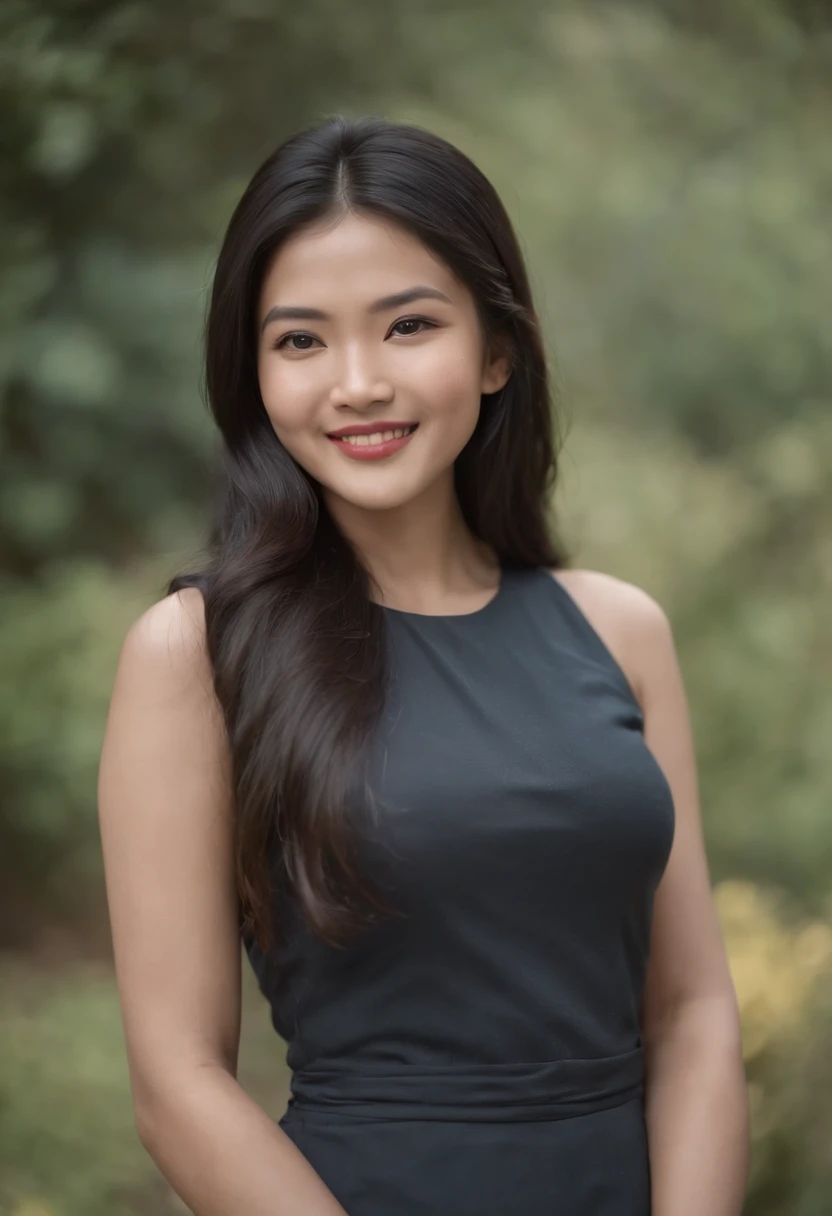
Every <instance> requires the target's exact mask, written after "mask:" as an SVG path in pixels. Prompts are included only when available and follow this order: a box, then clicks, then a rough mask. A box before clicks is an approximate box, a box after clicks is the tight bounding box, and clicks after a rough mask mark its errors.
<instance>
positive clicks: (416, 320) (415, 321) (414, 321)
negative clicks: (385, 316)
mask: <svg viewBox="0 0 832 1216" xmlns="http://www.w3.org/2000/svg"><path fill="white" fill-rule="evenodd" d="M399 325H419V326H422V325H426V326H427V327H428V328H429V329H435V328H436V326H435V325H434V323H433V321H429V320H428V319H427V317H403V318H402V319H401V321H396V323H395V325H394V326H393V329H397V328H398V327H399ZM417 333H421V330H420V329H417V330H415V331H414V330H411V331H410V333H406V334H401V335H400V337H402V338H412V337H415V336H416V334H417Z"/></svg>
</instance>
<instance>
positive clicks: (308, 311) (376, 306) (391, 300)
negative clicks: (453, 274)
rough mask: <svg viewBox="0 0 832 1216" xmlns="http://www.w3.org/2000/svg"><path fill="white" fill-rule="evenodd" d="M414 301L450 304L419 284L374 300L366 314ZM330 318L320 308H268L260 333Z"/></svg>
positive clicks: (432, 289)
mask: <svg viewBox="0 0 832 1216" xmlns="http://www.w3.org/2000/svg"><path fill="white" fill-rule="evenodd" d="M414 300H443V301H444V302H445V303H446V304H452V303H453V300H451V299H450V298H449V297H448V296H446V295H445V293H444V292H443V291H438V290H437V289H436V288H435V287H427V286H425V285H422V284H419V285H417V286H416V287H408V288H407V290H406V291H399V292H396V294H395V295H392V296H382V298H381V299H380V300H374V301H373V303H372V304H371V305H370V307H369V309H368V312H370V313H377V312H386V311H387V310H388V309H390V308H401V307H402V305H404V304H412V303H413V301H414ZM331 320H332V317H331V316H330V314H329V313H328V312H323V311H322V310H321V309H320V308H298V307H293V306H291V305H276V306H275V307H274V308H270V309H269V311H268V312H267V313H266V315H265V317H264V318H263V324H262V325H261V326H260V332H261V333H262V332H263V330H264V329H265V328H266V326H267V325H271V324H272V323H273V322H274V321H331Z"/></svg>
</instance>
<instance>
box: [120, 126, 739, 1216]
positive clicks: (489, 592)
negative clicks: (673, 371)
mask: <svg viewBox="0 0 832 1216" xmlns="http://www.w3.org/2000/svg"><path fill="white" fill-rule="evenodd" d="M206 345H207V350H206V370H207V391H208V398H209V401H210V406H211V410H212V412H213V417H214V419H215V421H216V423H217V426H218V428H219V431H220V434H221V436H222V441H223V454H224V472H223V487H222V488H223V496H222V500H221V503H220V506H219V509H218V511H217V516H216V521H215V523H214V526H213V530H212V535H211V543H210V552H209V554H208V558H207V560H206V562H205V564H204V568H203V569H202V570H201V571H200V572H199V573H198V574H192V575H182V576H179V577H177V578H175V579H174V580H173V581H172V582H171V583H170V585H169V587H168V588H167V594H166V595H165V596H164V598H162V599H160V600H159V602H158V603H156V604H154V605H153V606H152V607H151V608H149V609H148V610H147V611H146V612H145V613H144V614H143V615H142V616H141V617H140V618H139V619H138V620H137V621H136V622H135V624H134V625H133V627H132V628H131V629H130V631H129V633H128V636H127V638H126V641H125V643H124V647H123V650H122V654H121V658H120V662H119V667H118V673H117V676H116V682H115V688H114V692H113V699H112V705H111V710H110V717H109V721H108V726H107V733H106V738H105V742H104V749H103V754H102V761H101V775H100V785H99V807H100V822H101V830H102V843H103V849H104V858H105V866H106V877H107V891H108V899H109V906H110V913H111V921H112V929H113V937H114V946H115V958H116V967H117V979H118V987H119V994H120V999H121V1005H122V1011H123V1018H124V1026H125V1033H126V1043H127V1052H128V1057H129V1066H130V1075H131V1082H132V1090H133V1100H134V1106H135V1112H136V1121H137V1128H138V1131H139V1134H140V1137H141V1140H142V1142H143V1144H144V1145H145V1146H146V1147H147V1149H148V1151H149V1152H150V1154H151V1155H152V1156H153V1158H154V1159H155V1161H156V1162H157V1163H158V1166H159V1168H160V1170H161V1171H162V1172H163V1173H164V1174H165V1176H166V1177H167V1178H168V1179H169V1180H170V1182H171V1184H172V1186H173V1187H174V1189H175V1190H176V1191H177V1192H178V1193H179V1195H180V1196H182V1198H183V1199H184V1200H185V1202H186V1203H187V1204H188V1206H189V1207H190V1208H191V1209H192V1210H193V1211H194V1212H196V1213H199V1214H200V1216H232V1214H233V1216H242V1214H243V1213H245V1216H334V1214H335V1213H343V1212H347V1213H349V1216H411V1214H413V1216H416V1214H417V1213H418V1216H425V1214H427V1213H435V1214H437V1216H439V1214H442V1216H483V1214H488V1216H646V1214H647V1213H649V1212H651V1211H652V1212H653V1213H654V1216H694V1214H695V1216H734V1214H736V1213H739V1211H740V1208H741V1203H742V1195H743V1192H744V1183H745V1171H746V1141H747V1130H746V1115H747V1112H746V1097H745V1085H744V1074H743V1065H742V1054H741V1045H740V1029H739V1021H738V1015H737V1006H736V1000H735V995H734V989H733V986H732V982H731V977H730V973H729V970H728V966H727V961H726V957H725V953H724V949H723V944H722V938H721V934H720V931H719V925H718V921H717V919H716V916H715V913H714V908H713V905H712V902H711V894H710V883H709V875H708V867H707V861H706V855H705V851H704V847H703V839H702V833H701V826H700V815H699V809H698V806H697V783H696V774H695V763H694V756H693V744H692V738H691V731H690V726H689V721H688V715H687V710H686V703H685V694H684V690H683V686H682V680H681V676H680V671H679V667H678V663H677V659H676V656H675V651H674V644H673V640H672V635H671V631H670V627H669V625H668V621H667V618H666V616H665V614H664V612H663V611H662V609H661V608H660V607H659V606H658V605H657V604H656V602H655V601H654V600H653V599H652V598H651V597H650V596H649V595H647V594H646V593H645V592H643V591H642V590H640V589H638V588H637V587H634V586H633V585H632V584H630V583H627V582H625V581H623V580H621V579H618V578H615V577H613V576H611V575H607V574H603V573H600V572H596V571H590V570H576V569H569V568H568V562H567V558H566V555H565V552H564V550H563V547H562V545H561V544H560V542H559V541H558V540H556V539H555V538H554V536H553V531H552V526H551V523H550V519H549V515H548V507H549V499H550V495H551V491H552V487H553V484H554V480H555V474H556V470H557V451H556V448H557V444H556V440H555V426H554V422H553V414H552V410H551V403H550V399H549V387H548V381H547V369H546V356H545V351H544V346H543V341H542V336H541V332H540V327H539V323H538V320H537V317H536V314H535V311H534V307H533V303H532V298H531V293H530V290H529V283H528V279H527V275H526V271H525V269H524V266H523V260H522V256H521V253H520V250H519V247H518V243H517V240H516V238H515V235H514V233H513V231H512V227H511V224H510V222H509V219H508V217H507V215H506V213H505V210H504V208H503V207H502V205H501V203H500V201H499V199H498V197H497V196H496V194H495V192H494V189H493V187H492V186H491V185H490V184H489V182H488V181H487V179H486V178H485V177H484V176H483V174H482V173H481V172H480V171H479V170H478V169H477V168H476V167H475V166H474V165H473V164H472V163H471V161H470V160H469V159H468V158H467V157H465V156H464V155H463V154H462V153H461V152H459V151H458V150H457V149H455V148H454V147H452V146H451V145H449V144H448V143H447V142H445V141H444V140H442V139H440V138H438V137H437V136H436V135H433V134H431V133H429V132H427V131H424V130H421V129H418V128H414V127H411V126H406V125H399V124H395V123H391V122H387V121H384V120H382V119H380V118H375V117H370V118H364V119H361V120H359V121H355V122H350V121H347V120H345V119H341V118H335V119H332V120H329V121H326V122H324V123H322V124H320V125H318V126H316V127H314V128H312V129H310V130H306V131H303V132H301V133H299V134H296V135H295V136H293V137H292V138H291V139H289V140H288V141H287V142H285V143H284V144H283V145H282V146H281V147H279V148H278V149H277V151H276V152H275V153H274V154H273V155H272V156H270V157H269V159H268V160H267V161H266V162H265V163H264V164H263V165H262V167H261V168H260V169H259V170H258V171H257V173H256V174H255V176H254V178H253V180H252V181H251V183H250V185H249V186H248V188H247V189H246V191H245V193H244V195H243V197H242V199H241V200H240V202H239V204H238V206H237V208H236V210H235V212H234V214H233V216H232V218H231V221H230V224H229V226H228V231H227V233H226V235H225V239H224V242H223V245H222V248H221V251H220V254H219V260H218V264H217V267H216V275H215V279H214V284H213V292H212V297H211V306H210V314H209V317H208V322H207V335H206ZM241 937H242V941H243V943H244V945H245V948H246V951H247V953H248V956H249V959H250V961H251V964H252V965H253V967H254V970H255V972H256V974H257V976H258V979H259V982H260V985H261V988H262V991H263V993H264V994H265V996H266V997H267V999H268V1001H269V1002H270V1004H271V1009H272V1016H273V1021H274V1025H275V1028H276V1029H277V1031H278V1032H279V1033H280V1035H281V1036H282V1037H283V1038H284V1039H285V1040H286V1042H287V1044H288V1055H287V1062H288V1064H289V1066H290V1067H291V1069H292V1098H291V1100H290V1103H289V1108H288V1110H287V1112H286V1113H285V1115H284V1116H283V1117H282V1118H281V1119H280V1121H279V1123H275V1122H274V1121H273V1120H272V1119H270V1118H269V1117H268V1116H267V1115H266V1114H265V1112H264V1111H263V1110H262V1109H261V1108H260V1107H259V1106H258V1105H257V1104H256V1103H255V1102H254V1101H253V1100H252V1099H251V1098H250V1097H249V1096H248V1094H247V1093H246V1092H245V1091H244V1090H243V1089H242V1087H241V1086H240V1085H239V1084H238V1082H237V1081H236V1079H235V1077H236V1065H237V1051H238V1040H239V1024H240V965H241V949H240V939H241Z"/></svg>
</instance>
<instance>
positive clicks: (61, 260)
mask: <svg viewBox="0 0 832 1216" xmlns="http://www.w3.org/2000/svg"><path fill="white" fill-rule="evenodd" d="M0 98H2V102H1V103H0V104H2V115H1V116H0V145H2V162H1V165H2V168H1V169H0V172H1V173H2V187H1V189H2V194H1V195H0V316H1V317H2V321H1V322H0V1213H2V1214H3V1216H157V1214H158V1216H164V1214H165V1213H176V1212H182V1211H184V1205H183V1204H182V1202H181V1201H180V1200H179V1199H177V1198H176V1196H175V1195H173V1193H172V1191H171V1190H170V1188H169V1187H168V1185H167V1183H165V1181H164V1180H163V1179H162V1178H161V1176H160V1174H159V1172H158V1170H157V1169H156V1167H155V1165H154V1164H153V1162H152V1160H151V1159H150V1157H149V1156H148V1155H147V1153H146V1152H145V1150H144V1149H143V1148H142V1146H141V1144H140V1142H139V1141H138V1138H137V1136H136V1132H135V1128H134V1125H133V1114H132V1108H131V1102H130V1090H129V1082H128V1075H127V1066H126V1060H125V1052H124V1039H123V1031H122V1027H121V1020H120V1013H119V1006H118V997H117V991H116V987H115V981H114V974H113V968H112V955H111V946H110V938H109V926H108V920H107V909H106V903H105V899H104V883H103V874H102V862H101V855H100V845H99V838H98V828H97V820H96V777H97V766H98V758H99V751H100V746H101V740H102V735H103V728H104V721H105V716H106V712H107V705H108V699H109V695H110V691H111V687H112V680H113V676H114V672H115V664H116V659H117V656H118V652H119V649H120V646H121V643H122V641H123V638H124V634H125V632H126V629H127V627H128V625H129V624H130V622H131V621H132V620H134V619H135V617H136V616H137V615H139V614H140V613H141V612H142V611H143V610H144V608H145V607H147V606H148V605H149V604H151V603H152V602H153V601H154V600H156V599H158V598H159V597H160V596H161V595H162V594H163V587H164V584H165V583H166V581H167V579H168V578H169V577H171V576H172V574H173V573H175V572H177V571H178V570H179V569H181V568H182V566H183V565H187V564H188V563H189V561H190V559H191V555H192V554H193V553H194V552H195V551H196V548H197V547H198V545H199V544H200V542H201V540H202V531H201V529H202V521H203V519H204V514H205V506H206V493H207V483H208V473H209V470H210V468H211V466H212V459H213V454H214V450H215V449H214V444H215V439H214V434H213V431H212V430H211V428H210V426H209V422H208V417H207V412H206V410H205V408H204V405H203V402H202V400H201V398H200V350H201V325H202V320H203V315H204V309H205V302H206V291H207V288H208V287H209V285H210V281H211V272H212V265H213V259H214V258H215V256H216V251H217V248H218V244H219V241H220V239H221V235H222V232H223V229H224V226H225V224H226V222H227V220H228V218H229V215H230V212H231V209H232V208H233V206H234V204H235V202H236V200H237V198H238V196H239V194H240V192H241V190H242V189H243V187H244V185H245V183H246V182H247V180H248V178H249V177H250V175H251V174H252V173H253V171H254V169H255V168H256V167H257V166H258V164H259V163H260V161H261V160H262V159H263V158H264V157H265V155H266V154H267V153H268V152H269V151H271V149H272V148H273V147H274V145H275V144H276V143H277V142H278V141H279V140H281V139H282V138H283V137H285V136H286V135H287V134H289V133H290V132H291V131H293V130H295V129H297V128H298V127H299V126H301V125H307V124H309V123H312V122H315V121H317V120H318V119H320V118H322V117H324V116H326V115H329V114H333V113H344V114H346V115H350V116H354V115H358V114H363V113H377V114H383V115H385V116H387V117H390V118H394V119H401V120H406V121H410V122H415V123H418V124H420V125H423V126H426V127H429V128H431V129H433V130H436V131H437V132H439V133H440V134H442V135H444V136H446V137H448V138H449V139H451V140H452V141H454V142H455V143H457V144H458V145H459V146H460V147H461V148H462V149H463V150H464V151H466V152H467V153H468V154H469V155H471V156H472V157H473V158H474V159H475V160H476V162H477V163H478V164H479V165H480V166H481V167H482V168H483V169H484V171H485V172H486V173H487V174H488V175H489V176H490V177H491V179H492V180H493V181H494V183H495V185H496V186H497V188H498V190H499V191H500V193H501V195H502V197H503V199H504V201H505V203H506V206H507V208H508V210H509V212H510V214H511V217H512V219H513V221H514V222H515V224H516V226H517V229H518V231H519V233H520V236H521V241H522V245H523V249H524V252H525V254H526V256H527V258H528V262H529V266H530V270H531V275H532V281H533V286H534V288H535V291H536V295H537V301H538V306H539V310H540V313H541V316H542V317H543V319H544V322H545V327H546V333H547V338H548V341H549V344H550V345H549V349H550V352H551V362H552V370H553V373H554V379H555V383H556V387H557V401H556V408H557V410H558V412H559V415H560V418H561V422H562V430H563V433H564V435H565V447H564V453H563V457H562V460H561V476H560V480H559V484H558V487H557V491H556V499H555V505H556V508H557V510H558V512H559V516H560V520H561V525H562V529H563V532H564V535H565V536H566V538H567V540H568V542H569V543H570V546H571V547H572V549H573V550H574V552H575V553H576V563H575V564H578V565H581V566H587V567H592V568H597V569H601V570H605V571H608V572H610V573H612V574H616V575H618V576H620V577H621V578H624V579H627V580H629V581H632V582H634V583H636V584H638V585H639V586H641V587H643V588H645V589H646V590H647V591H648V592H649V593H650V594H651V595H653V596H654V597H655V598H656V599H657V600H658V601H659V602H660V603H661V604H662V605H663V607H664V608H665V611H666V612H667V614H668V616H669V618H670V620H671V623H672V625H673V629H674V635H675V639H676V644H677V648H678V652H679V656H680V661H681V664H682V668H683V673H684V676H685V681H686V686H687V689H688V696H689V701H690V706H691V713H692V718H693V724H694V732H695V738H696V747H697V756H698V762H699V774H700V785H701V798H702V814H703V821H704V825H705V832H706V837H707V844H708V853H709V859H710V865H711V875H712V880H713V884H714V893H715V898H716V901H717V905H718V910H719V914H720V918H721V922H722V925H723V929H724V934H725V940H726V944H727V947H728V951H729V956H730V960H731V967H732V972H733V975H734V979H735V983H736V987H737V993H738V996H739V1001H740V1005H741V1012H742V1019H743V1039H744V1054H745V1061H746V1070H747V1077H748V1084H749V1087H750V1097H751V1108H752V1120H753V1125H752V1131H753V1159H752V1172H751V1180H750V1186H749V1192H748V1201H747V1212H748V1213H749V1216H822V1214H824V1213H829V1212H832V611H830V604H832V138H830V133H831V132H832V3H830V0H815V2H814V3H813V2H812V0H607V2H606V3H604V2H601V0H548V2H544V0H513V3H511V4H506V3H504V2H503V0H476V2H474V0H422V2H421V3H413V2H412V0H411V2H410V3H405V2H404V0H356V2H354V3H344V2H343V0H305V2H304V3H302V4H300V5H288V4H281V3H278V2H277V0H200V2H199V3H196V2H195V0H179V2H178V3H176V4H171V3H162V2H161V0H3V2H2V4H0ZM171 931H172V932H175V931H176V927H175V926H172V927H171ZM244 976H245V1013H244V1024H243V1039H242V1044H241V1064H240V1079H241V1081H242V1082H243V1083H244V1085H245V1086H246V1088H247V1089H248V1090H249V1091H250V1092H251V1093H252V1094H253V1095H254V1096H256V1097H257V1099H258V1100H259V1101H261V1102H262V1104H263V1105H264V1107H265V1108H266V1109H267V1110H268V1111H269V1112H270V1113H272V1114H273V1115H274V1116H275V1117H278V1116H279V1115H280V1114H281V1113H282V1110H283V1108H284V1105H285V1102H286V1097H287V1081H288V1078H287V1074H286V1070H285V1064H284V1048H283V1044H282V1043H281V1042H280V1040H279V1039H278V1038H277V1037H276V1035H275V1034H274V1031H273V1030H272V1028H271V1025H270V1023H269V1021H268V1017H267V1007H266V1005H265V1003H264V1002H263V1001H262V999H261V998H260V996H259V994H258V993H257V991H256V989H255V986H254V982H253V978H252V976H251V974H250V971H249V969H248V967H247V966H246V968H245V970H244Z"/></svg>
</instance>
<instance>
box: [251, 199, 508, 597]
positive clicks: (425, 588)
mask: <svg viewBox="0 0 832 1216" xmlns="http://www.w3.org/2000/svg"><path fill="white" fill-rule="evenodd" d="M417 285H425V286H427V287H429V288H432V289H434V290H435V291H438V292H441V293H442V294H443V295H444V296H445V297H447V300H438V299H421V300H415V301H413V302H412V303H409V304H407V305H404V306H399V307H392V308H385V309H384V310H383V311H381V312H378V313H374V312H372V311H371V305H372V304H373V302H374V301H376V300H380V299H383V298H384V297H387V296H390V295H393V294H394V293H398V292H402V291H405V290H408V289H409V288H412V287H414V286H417ZM280 307H310V308H315V309H319V310H322V311H324V312H326V313H328V314H329V315H330V319H328V320H300V321H299V320H268V316H269V313H270V312H271V310H273V309H274V308H280ZM408 318H424V319H425V321H426V322H427V324H425V323H424V322H422V323H418V322H414V321H412V320H411V321H408ZM264 321H265V322H266V324H265V327H263V324H264ZM258 330H259V347H258V373H259V380H260V391H261V395H262V398H263V404H264V406H265V408H266V411H267V413H268V415H269V418H270V420H271V423H272V426H273V427H274V431H275V434H276V435H277V437H278V439H279V440H280V441H281V443H282V444H283V445H284V447H285V448H286V449H287V451H288V452H289V453H290V454H291V455H292V456H293V457H294V458H295V460H297V461H298V463H299V464H301V465H303V467H304V468H305V469H306V470H307V472H308V473H309V474H310V475H311V476H312V477H314V478H315V480H316V481H318V482H319V483H320V485H321V486H322V488H323V496H324V500H325V502H326V504H327V507H328V509H329V510H330V512H331V513H332V516H333V518H334V519H335V520H336V522H337V524H338V525H339V527H340V528H341V530H342V531H343V532H344V533H345V535H347V536H348V537H349V538H350V540H351V542H352V543H353V544H354V545H355V547H356V548H357V549H358V551H359V552H360V553H361V555H362V557H363V559H364V561H365V563H366V564H367V567H368V569H369V570H370V573H371V574H372V575H373V576H374V577H375V579H376V581H377V584H378V586H379V588H380V590H381V598H382V599H383V602H385V603H387V604H389V605H390V606H391V607H404V608H407V609H410V610H411V611H415V612H420V611H423V612H425V613H428V614H430V613H434V612H435V613H444V612H449V613H453V612H457V611H459V612H465V611H473V610H474V609H476V608H477V607H478V606H480V604H482V603H484V602H486V601H487V600H488V598H490V595H492V594H493V593H494V589H495V587H496V585H497V583H498V582H499V570H498V565H497V562H496V559H495V557H494V555H493V554H491V553H489V552H488V550H487V549H485V548H484V547H483V546H482V545H481V544H479V543H478V542H477V541H476V540H475V538H474V537H473V536H471V534H470V532H469V531H468V529H467V528H466V526H465V524H464V523H463V520H462V516H461V513H460V510H459V505H458V502H457V500H456V496H455V494H454V490H453V466H454V461H455V460H456V458H457V456H458V455H459V453H460V452H461V451H462V449H463V448H464V446H465V444H466V443H467V442H468V440H469V439H470V437H471V434H472V433H473V430H474V428H475V426H476V424H477V419H478V417H479V413H480V399H481V395H482V394H483V393H493V392H496V391H497V390H498V389H500V388H502V386H503V385H504V384H505V383H506V381H507V380H508V378H509V375H510V372H511V366H510V362H509V360H508V358H507V357H506V356H505V355H501V354H498V353H495V352H492V351H490V350H487V349H486V345H485V340H484V337H483V334H482V331H481V326H480V322H479V318H478V316H477V312H476V307H475V303H474V300H473V297H472V296H471V293H470V292H469V291H468V289H467V287H466V286H465V285H464V284H463V283H461V282H460V281H459V280H458V279H457V278H456V277H455V275H454V274H453V273H452V272H451V271H450V270H449V269H448V267H447V266H446V265H445V264H444V263H443V262H442V261H441V260H440V259H439V258H437V257H436V256H434V254H432V253H431V252H430V251H429V250H428V249H426V248H425V246H424V245H423V244H422V243H421V242H420V241H419V240H418V239H417V238H415V237H414V236H412V235H411V234H410V233H409V232H407V231H406V230H405V229H403V228H401V227H399V226H398V225H396V224H393V223H391V222H389V221H387V220H385V219H381V218H379V217H375V216H373V217H368V216H361V215H356V214H353V213H349V214H347V215H346V216H345V217H344V218H342V219H340V220H339V221H338V222H337V223H336V224H334V225H333V224H332V223H331V222H330V223H328V224H325V225H317V226H315V227H313V228H309V229H306V230H304V231H303V232H301V233H297V234H295V235H294V236H293V237H292V238H290V240H289V241H287V242H286V243H285V244H284V245H283V246H282V248H281V249H280V250H279V251H278V253H277V255H276V256H275V257H274V259H273V260H272V263H271V265H270V267H269V269H268V272H267V274H266V276H265V279H264V282H263V285H262V290H261V293H260V300H259V309H258ZM293 334H294V335H298V334H301V335H303V337H300V338H298V337H292V336H291V335H293ZM390 420H401V421H407V422H418V424H419V427H418V430H417V431H416V433H415V435H414V436H413V438H412V439H411V440H410V442H409V443H408V444H407V445H406V446H405V447H404V448H403V449H401V450H400V451H399V452H396V453H393V454H392V455H390V456H388V457H385V458H384V459H382V460H379V461H358V460H353V459H351V458H350V457H349V456H347V455H344V454H343V453H342V452H341V451H339V450H338V448H337V447H336V446H335V445H333V443H332V442H331V440H329V439H328V438H327V437H326V434H327V432H328V431H333V430H336V429H338V428H340V427H342V426H346V425H347V424H348V423H351V422H375V421H378V422H379V425H380V429H384V428H385V427H386V425H387V421H390ZM483 588H485V594H484V592H483Z"/></svg>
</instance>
